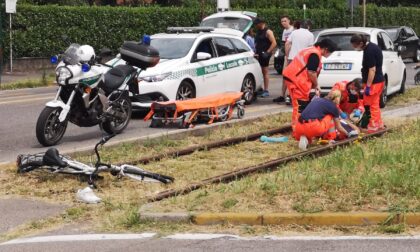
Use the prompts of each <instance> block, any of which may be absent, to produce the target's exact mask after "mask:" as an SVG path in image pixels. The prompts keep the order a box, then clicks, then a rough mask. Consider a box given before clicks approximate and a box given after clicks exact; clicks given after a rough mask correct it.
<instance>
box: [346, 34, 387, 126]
mask: <svg viewBox="0 0 420 252" xmlns="http://www.w3.org/2000/svg"><path fill="white" fill-rule="evenodd" d="M350 42H351V44H352V46H353V48H354V49H355V50H357V51H361V50H363V62H362V80H363V86H364V94H363V103H364V106H365V114H364V116H365V117H367V119H369V124H368V125H367V131H368V132H375V131H378V130H380V129H383V128H384V124H383V122H382V118H381V110H380V107H379V99H380V96H381V94H382V90H383V88H384V85H385V78H384V75H383V73H382V62H383V55H382V50H381V49H380V48H379V46H377V45H376V44H374V43H370V42H368V41H367V38H366V36H364V35H362V34H355V35H353V36H352V37H351V39H350ZM363 121H364V120H363V119H362V122H363ZM362 127H366V125H363V123H362Z"/></svg>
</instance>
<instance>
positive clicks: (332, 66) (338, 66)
mask: <svg viewBox="0 0 420 252" xmlns="http://www.w3.org/2000/svg"><path fill="white" fill-rule="evenodd" d="M323 68H324V70H351V63H325V64H324V67H323Z"/></svg>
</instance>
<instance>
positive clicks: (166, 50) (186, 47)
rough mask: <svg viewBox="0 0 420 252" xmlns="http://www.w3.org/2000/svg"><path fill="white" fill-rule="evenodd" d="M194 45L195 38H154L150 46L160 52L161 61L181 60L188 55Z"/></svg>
mask: <svg viewBox="0 0 420 252" xmlns="http://www.w3.org/2000/svg"><path fill="white" fill-rule="evenodd" d="M193 43H194V39H193V38H176V39H174V38H152V40H151V42H150V45H151V46H153V47H154V48H156V49H157V50H158V51H159V56H160V58H161V59H179V58H182V57H185V56H186V55H187V54H188V52H189V51H190V49H191V46H192V44H193Z"/></svg>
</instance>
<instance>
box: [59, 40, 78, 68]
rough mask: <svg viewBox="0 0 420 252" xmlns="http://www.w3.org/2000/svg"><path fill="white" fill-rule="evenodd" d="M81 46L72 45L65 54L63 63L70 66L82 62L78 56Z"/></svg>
mask: <svg viewBox="0 0 420 252" xmlns="http://www.w3.org/2000/svg"><path fill="white" fill-rule="evenodd" d="M79 47H80V45H79V44H71V45H70V46H69V47H68V48H67V49H66V51H65V52H64V54H63V61H64V63H66V64H68V65H76V64H78V63H79V62H80V58H79V56H78V55H77V50H78V49H79Z"/></svg>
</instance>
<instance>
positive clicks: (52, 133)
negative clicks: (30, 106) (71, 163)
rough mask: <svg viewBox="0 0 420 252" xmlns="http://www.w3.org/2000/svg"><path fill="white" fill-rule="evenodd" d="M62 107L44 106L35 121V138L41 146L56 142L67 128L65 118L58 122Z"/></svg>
mask: <svg viewBox="0 0 420 252" xmlns="http://www.w3.org/2000/svg"><path fill="white" fill-rule="evenodd" d="M61 110H62V108H60V107H56V108H52V107H45V108H44V109H43V110H42V112H41V114H40V115H39V117H38V121H37V122H36V138H37V139H38V142H39V143H40V144H42V145H43V146H52V145H55V144H57V143H58V142H59V141H60V140H61V138H62V137H63V135H64V133H65V132H66V129H67V120H65V121H63V122H60V120H59V119H58V117H59V116H60V113H61Z"/></svg>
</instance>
